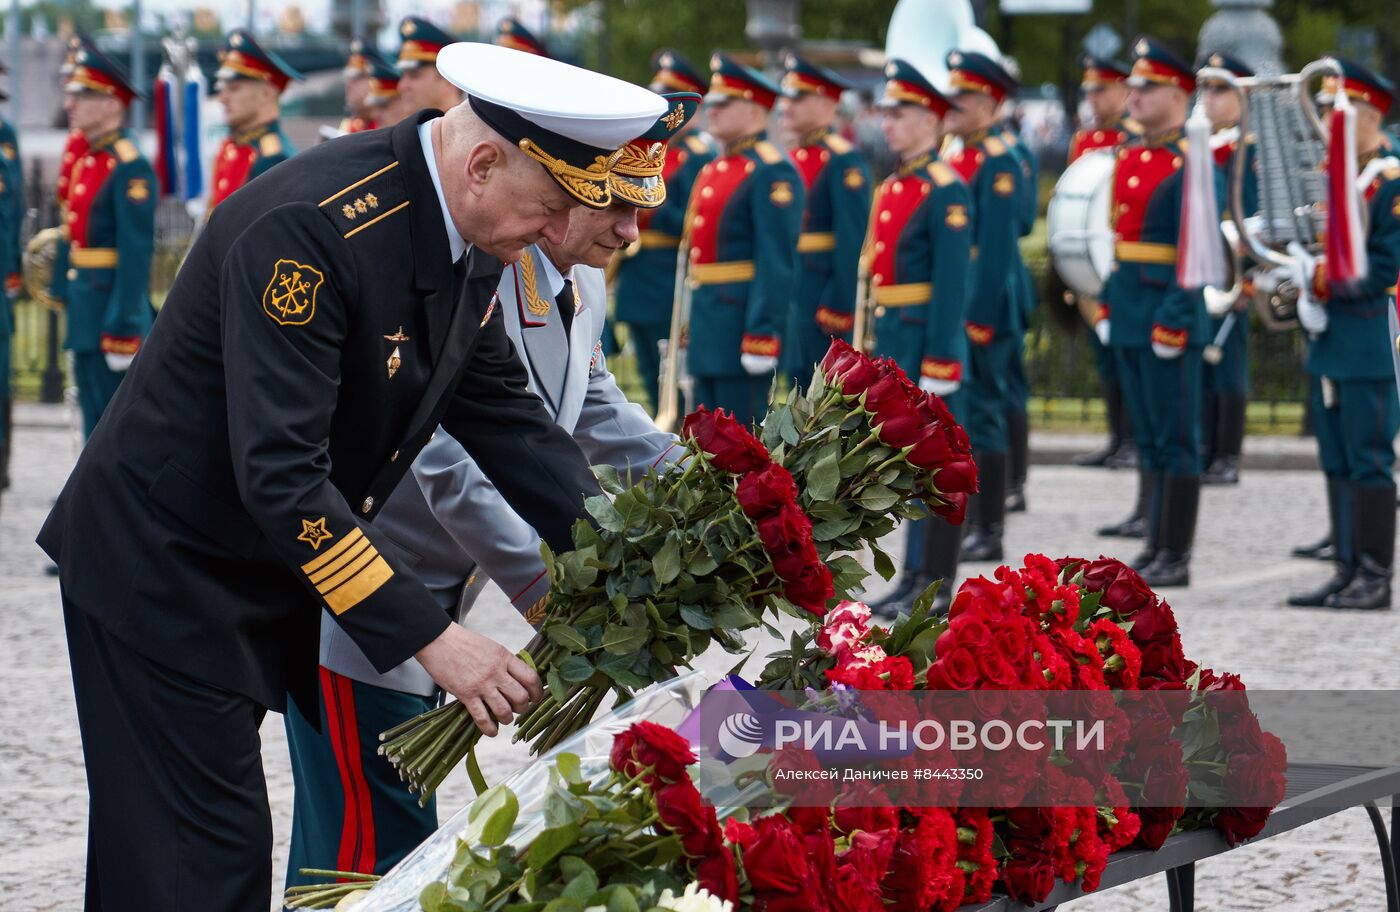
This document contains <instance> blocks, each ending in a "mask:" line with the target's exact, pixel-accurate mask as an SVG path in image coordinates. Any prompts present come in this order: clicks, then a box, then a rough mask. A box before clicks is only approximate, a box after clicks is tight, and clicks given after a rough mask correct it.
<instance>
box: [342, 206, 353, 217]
mask: <svg viewBox="0 0 1400 912" xmlns="http://www.w3.org/2000/svg"><path fill="white" fill-rule="evenodd" d="M340 214H341V215H343V216H345V217H346V218H348V219H353V218H354V217H355V207H354V206H353V205H351V204H350V203H346V204H345V205H344V206H341V207H340Z"/></svg>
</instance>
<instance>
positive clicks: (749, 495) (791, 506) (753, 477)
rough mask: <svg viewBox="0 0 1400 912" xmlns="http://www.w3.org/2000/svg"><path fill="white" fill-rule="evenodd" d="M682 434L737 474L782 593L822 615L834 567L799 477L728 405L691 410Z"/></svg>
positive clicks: (738, 492)
mask: <svg viewBox="0 0 1400 912" xmlns="http://www.w3.org/2000/svg"><path fill="white" fill-rule="evenodd" d="M681 436H683V437H686V438H689V439H691V440H694V441H695V444H696V446H698V447H699V448H700V449H701V451H702V452H704V453H705V454H706V456H707V457H708V459H709V460H710V464H711V465H713V466H714V467H715V468H717V469H720V470H721V471H724V472H728V473H730V474H731V475H734V476H736V477H737V478H738V482H737V484H736V487H735V497H736V499H737V500H738V501H739V507H740V509H742V510H743V511H744V515H745V516H747V517H748V518H749V519H751V520H753V522H754V525H755V526H756V527H757V529H758V537H759V541H761V542H762V543H763V550H764V551H765V552H767V554H768V557H769V558H770V559H771V560H772V562H773V572H774V573H776V574H777V575H778V578H779V579H780V580H782V581H783V597H784V598H786V599H787V600H788V601H789V602H791V603H792V604H794V605H796V606H798V607H799V608H802V609H804V610H806V611H808V612H810V613H812V614H814V615H816V616H817V617H821V616H822V615H824V614H826V605H827V602H829V601H830V600H831V597H832V596H833V595H834V594H835V589H834V587H833V585H832V581H831V570H830V568H828V567H827V566H826V564H824V563H822V561H821V558H820V557H819V556H818V554H817V546H816V543H815V542H814V541H813V540H812V520H811V518H810V517H808V516H807V514H806V513H805V512H803V510H802V507H801V506H799V505H798V503H797V483H796V482H794V481H793V480H792V475H791V473H789V472H788V470H787V469H785V468H783V467H782V466H780V465H778V464H777V463H776V462H774V461H773V459H772V456H771V455H770V454H769V452H768V448H767V447H765V446H764V445H763V444H762V443H761V442H759V439H758V438H757V437H755V436H754V435H753V434H752V433H750V432H749V430H748V428H746V427H744V426H743V425H742V424H740V423H739V422H738V420H737V419H735V418H734V415H733V414H732V413H729V412H725V411H724V409H716V410H715V411H713V412H712V411H710V410H709V409H708V408H706V407H705V406H703V405H702V406H700V408H699V409H697V410H695V411H694V412H692V413H690V414H689V415H687V416H686V419H685V424H684V425H683V426H682V429H681Z"/></svg>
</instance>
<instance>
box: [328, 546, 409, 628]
mask: <svg viewBox="0 0 1400 912" xmlns="http://www.w3.org/2000/svg"><path fill="white" fill-rule="evenodd" d="M393 576H394V568H393V567H390V566H389V564H388V562H386V561H385V560H384V558H383V557H379V556H376V557H375V558H374V560H373V561H371V562H370V563H369V566H367V567H365V568H364V569H363V570H361V571H360V572H359V573H357V574H355V575H354V576H353V577H351V578H350V579H349V580H347V581H346V582H345V584H344V585H343V586H341V587H340V588H339V589H336V590H334V591H333V592H331V593H329V594H327V595H326V596H325V599H326V605H327V606H329V607H330V609H331V611H332V612H334V613H335V614H337V615H341V614H344V613H345V612H347V611H349V610H350V609H351V608H354V607H355V606H356V605H358V604H360V602H363V601H364V600H365V599H367V598H369V597H370V596H371V595H373V594H374V593H375V592H376V591H377V590H378V589H379V587H380V586H382V585H384V584H385V583H387V582H388V581H389V580H390V579H391V578H393Z"/></svg>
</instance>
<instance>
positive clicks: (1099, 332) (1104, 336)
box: [1094, 320, 1108, 345]
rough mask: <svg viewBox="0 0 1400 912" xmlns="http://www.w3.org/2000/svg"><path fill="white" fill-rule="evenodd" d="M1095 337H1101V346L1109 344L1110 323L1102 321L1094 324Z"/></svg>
mask: <svg viewBox="0 0 1400 912" xmlns="http://www.w3.org/2000/svg"><path fill="white" fill-rule="evenodd" d="M1094 335H1096V336H1098V337H1099V344H1100V345H1107V344H1108V321H1107V320H1100V321H1099V322H1097V323H1095V324H1094Z"/></svg>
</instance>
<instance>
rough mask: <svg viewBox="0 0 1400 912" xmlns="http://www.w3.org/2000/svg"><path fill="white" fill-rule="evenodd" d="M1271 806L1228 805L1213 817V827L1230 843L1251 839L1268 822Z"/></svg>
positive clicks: (1234, 843)
mask: <svg viewBox="0 0 1400 912" xmlns="http://www.w3.org/2000/svg"><path fill="white" fill-rule="evenodd" d="M1272 811H1273V808H1272V807H1229V808H1225V809H1224V810H1222V811H1221V812H1220V816H1219V817H1217V818H1216V819H1215V827H1216V829H1218V830H1219V831H1220V835H1221V836H1224V837H1225V841H1226V842H1228V843H1229V844H1230V845H1232V846H1233V845H1239V844H1240V843H1241V842H1244V841H1245V840H1246V839H1253V838H1254V837H1255V836H1258V835H1259V831H1260V830H1262V829H1264V824H1266V823H1268V822H1269V814H1270V813H1271V812H1272Z"/></svg>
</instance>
